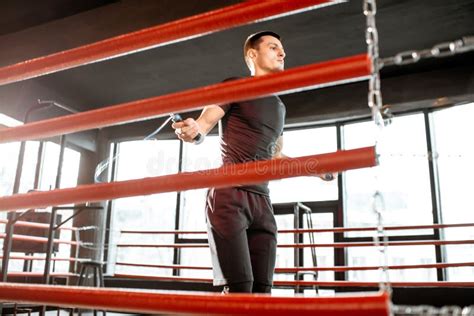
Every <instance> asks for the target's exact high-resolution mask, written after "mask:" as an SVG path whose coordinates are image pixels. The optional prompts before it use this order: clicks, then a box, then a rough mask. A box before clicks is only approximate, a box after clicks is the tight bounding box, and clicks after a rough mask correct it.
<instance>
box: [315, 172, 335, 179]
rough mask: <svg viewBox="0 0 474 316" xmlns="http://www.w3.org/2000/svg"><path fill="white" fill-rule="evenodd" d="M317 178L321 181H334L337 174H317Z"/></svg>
mask: <svg viewBox="0 0 474 316" xmlns="http://www.w3.org/2000/svg"><path fill="white" fill-rule="evenodd" d="M317 176H318V177H320V178H321V180H324V181H333V180H334V179H336V178H337V172H335V173H323V174H318V175H317Z"/></svg>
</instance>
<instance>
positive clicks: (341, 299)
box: [0, 283, 389, 316]
mask: <svg viewBox="0 0 474 316" xmlns="http://www.w3.org/2000/svg"><path fill="white" fill-rule="evenodd" d="M0 300H2V301H15V302H17V303H34V304H44V305H50V306H51V305H53V306H62V307H78V308H88V309H98V310H114V311H121V312H130V313H148V314H162V313H163V314H206V315H229V314H231V315H236V314H237V315H242V314H248V313H250V312H251V313H252V314H254V315H271V316H275V315H313V316H314V315H325V316H336V315H338V316H346V315H348V313H350V314H351V315H353V316H362V315H364V316H375V315H383V316H387V315H388V314H389V296H388V294H387V293H371V294H357V295H344V296H336V297H276V296H269V295H256V294H231V295H220V294H215V293H205V294H204V293H198V294H189V293H186V292H184V293H176V292H172V293H160V292H156V291H154V292H151V291H138V290H135V291H131V290H124V289H105V288H86V287H72V286H46V285H30V284H14V283H1V284H0Z"/></svg>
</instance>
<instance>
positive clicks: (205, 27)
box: [0, 0, 335, 85]
mask: <svg viewBox="0 0 474 316" xmlns="http://www.w3.org/2000/svg"><path fill="white" fill-rule="evenodd" d="M331 2H332V3H335V2H333V1H328V0H298V1H281V0H280V1H261V0H252V1H246V2H243V3H240V4H236V5H231V6H228V7H224V8H221V9H218V10H213V11H209V12H205V13H202V14H198V15H195V16H191V17H188V18H184V19H180V20H176V21H173V22H170V23H165V24H162V25H158V26H155V27H150V28H146V29H142V30H139V31H135V32H131V33H128V34H123V35H119V36H116V37H112V38H109V39H106V40H103V41H99V42H96V43H93V44H89V45H85V46H81V47H77V48H73V49H70V50H66V51H62V52H58V53H55V54H51V55H48V56H43V57H39V58H35V59H31V60H27V61H23V62H20V63H17V64H14V65H10V66H6V67H2V68H0V85H4V84H7V83H12V82H16V81H20V80H25V79H29V78H34V77H37V76H41V75H45V74H49V73H54V72H57V71H61V70H66V69H70V68H74V67H77V66H82V65H86V64H90V63H94V62H98V61H101V60H104V59H110V58H114V57H119V56H123V55H127V54H131V53H134V52H137V51H142V50H145V49H150V48H154V47H157V46H163V45H166V44H170V43H175V42H178V41H183V40H186V39H189V38H194V37H198V36H202V35H206V34H209V33H211V32H216V31H221V30H224V29H228V28H231V27H236V26H239V25H244V24H248V23H251V22H254V21H257V20H262V19H270V18H276V17H278V16H280V15H281V14H284V13H286V14H291V13H297V12H301V10H302V9H305V8H306V9H307V10H310V9H314V8H316V7H318V6H322V5H323V4H329V3H331Z"/></svg>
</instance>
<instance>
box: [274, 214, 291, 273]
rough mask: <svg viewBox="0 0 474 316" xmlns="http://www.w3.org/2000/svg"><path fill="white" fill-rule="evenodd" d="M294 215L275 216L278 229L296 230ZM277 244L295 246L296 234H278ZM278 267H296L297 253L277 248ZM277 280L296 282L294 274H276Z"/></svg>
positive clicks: (288, 249)
mask: <svg viewBox="0 0 474 316" xmlns="http://www.w3.org/2000/svg"><path fill="white" fill-rule="evenodd" d="M294 218H295V217H294V215H293V214H288V215H277V216H275V219H276V222H277V227H278V229H279V230H281V229H294ZM277 242H278V244H279V245H281V244H293V243H294V242H295V240H294V234H278V237H277ZM275 266H276V267H278V268H291V267H294V266H295V251H294V249H293V248H277V253H276V264H275ZM274 279H275V280H294V279H295V277H294V274H293V273H290V274H275V277H274Z"/></svg>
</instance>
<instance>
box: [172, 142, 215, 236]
mask: <svg viewBox="0 0 474 316" xmlns="http://www.w3.org/2000/svg"><path fill="white" fill-rule="evenodd" d="M221 165H222V159H221V154H220V147H219V137H218V136H207V137H206V140H205V141H204V142H203V143H202V144H200V145H194V144H189V143H184V150H183V171H185V172H191V171H198V170H205V169H212V168H218V167H220V166H221ZM206 194H207V189H198V190H189V191H185V192H182V193H181V217H180V220H181V223H180V229H181V230H206V220H205V210H204V208H205V206H206Z"/></svg>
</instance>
